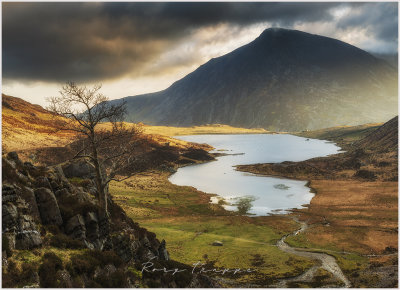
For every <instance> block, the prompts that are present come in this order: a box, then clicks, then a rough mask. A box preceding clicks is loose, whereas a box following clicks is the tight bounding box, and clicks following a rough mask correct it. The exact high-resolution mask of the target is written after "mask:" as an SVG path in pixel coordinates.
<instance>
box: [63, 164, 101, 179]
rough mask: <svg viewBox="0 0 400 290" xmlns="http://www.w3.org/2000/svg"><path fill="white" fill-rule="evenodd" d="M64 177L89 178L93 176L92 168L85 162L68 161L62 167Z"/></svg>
mask: <svg viewBox="0 0 400 290" xmlns="http://www.w3.org/2000/svg"><path fill="white" fill-rule="evenodd" d="M62 170H63V172H64V175H65V177H67V178H72V177H79V178H91V177H93V176H94V175H95V169H94V166H93V165H91V164H89V163H88V162H87V161H85V160H74V161H70V162H68V163H66V164H64V165H63V166H62Z"/></svg>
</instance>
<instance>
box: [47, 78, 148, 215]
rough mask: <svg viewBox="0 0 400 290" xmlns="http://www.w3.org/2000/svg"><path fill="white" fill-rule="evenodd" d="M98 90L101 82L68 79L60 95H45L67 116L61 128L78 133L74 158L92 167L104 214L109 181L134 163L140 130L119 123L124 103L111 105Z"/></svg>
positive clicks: (55, 109)
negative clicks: (89, 84)
mask: <svg viewBox="0 0 400 290" xmlns="http://www.w3.org/2000/svg"><path fill="white" fill-rule="evenodd" d="M100 89H101V85H96V86H94V87H92V88H87V87H86V86H77V85H76V84H75V83H73V82H69V83H67V84H66V85H64V86H63V87H62V89H61V90H60V96H58V97H51V98H48V102H49V103H50V105H49V107H48V108H47V109H48V110H49V111H51V112H53V113H55V114H57V115H61V116H63V117H65V118H66V119H65V121H64V122H61V123H59V126H58V127H59V129H60V130H67V131H73V132H76V133H77V136H78V138H79V141H78V142H77V144H78V149H77V152H76V154H75V156H74V159H76V158H85V159H86V160H87V162H89V163H90V164H92V166H93V167H94V170H95V184H96V188H97V192H98V196H99V204H100V208H101V213H100V214H101V215H102V216H103V217H107V216H108V207H107V198H108V184H109V182H110V181H112V180H117V181H121V180H123V179H126V178H128V177H129V176H130V175H129V173H127V172H126V170H128V169H129V168H131V167H132V164H133V163H134V162H135V157H134V154H133V150H134V149H135V146H136V144H137V142H138V138H137V136H138V135H139V134H140V133H141V129H140V127H139V126H137V125H134V124H130V126H127V125H126V124H125V123H124V122H122V120H123V117H124V115H125V113H126V111H125V110H126V103H125V102H120V103H117V104H110V103H109V102H108V98H107V97H106V96H104V95H103V94H101V93H100V92H99V91H100ZM123 175H125V177H123V178H121V176H123ZM118 177H120V178H118Z"/></svg>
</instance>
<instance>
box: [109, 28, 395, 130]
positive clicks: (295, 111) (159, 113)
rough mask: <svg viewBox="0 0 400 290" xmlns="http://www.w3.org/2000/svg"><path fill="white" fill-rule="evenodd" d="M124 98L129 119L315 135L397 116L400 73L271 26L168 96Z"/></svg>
mask: <svg viewBox="0 0 400 290" xmlns="http://www.w3.org/2000/svg"><path fill="white" fill-rule="evenodd" d="M124 99H125V100H126V101H127V103H128V112H129V114H128V117H127V119H128V120H130V121H134V122H139V121H141V122H144V123H146V124H150V125H172V126H192V125H202V124H215V123H219V124H228V125H231V126H237V127H247V128H255V127H262V128H265V129H268V130H278V131H301V130H305V129H311V130H315V129H319V128H327V127H332V126H338V125H357V124H363V123H376V122H382V121H384V120H387V119H390V118H392V117H394V116H395V115H396V114H397V71H396V70H395V69H394V68H393V67H392V66H390V65H389V64H388V63H387V62H385V61H383V60H381V59H378V58H376V57H374V56H372V55H371V54H369V53H367V52H365V51H363V50H361V49H359V48H357V47H354V46H352V45H349V44H347V43H344V42H342V41H339V40H336V39H332V38H328V37H323V36H318V35H313V34H309V33H305V32H301V31H295V30H286V29H279V28H271V29H267V30H265V31H264V32H263V33H262V34H261V35H260V36H259V37H258V38H257V39H255V40H254V41H252V42H251V43H249V44H247V45H244V46H242V47H240V48H238V49H236V50H234V51H233V52H231V53H228V54H226V55H224V56H221V57H218V58H214V59H211V60H210V61H209V62H207V63H206V64H204V65H202V66H200V67H199V68H198V69H197V70H195V71H194V72H192V73H190V74H188V75H187V76H186V77H184V78H182V79H181V80H179V81H177V82H175V83H174V84H173V85H171V86H170V87H169V88H167V89H166V90H163V91H160V92H157V93H151V94H146V95H140V96H133V97H127V98H124ZM119 101H120V100H114V102H119Z"/></svg>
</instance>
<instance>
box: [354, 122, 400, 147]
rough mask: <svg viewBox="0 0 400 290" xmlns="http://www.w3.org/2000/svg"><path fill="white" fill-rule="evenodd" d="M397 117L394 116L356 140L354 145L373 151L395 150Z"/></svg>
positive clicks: (396, 144)
mask: <svg viewBox="0 0 400 290" xmlns="http://www.w3.org/2000/svg"><path fill="white" fill-rule="evenodd" d="M398 128H399V118H398V116H396V117H394V118H393V119H391V120H390V121H388V122H386V123H385V124H383V125H382V126H381V127H379V128H378V129H376V130H375V131H373V132H371V133H370V134H369V135H367V136H366V137H365V138H363V139H361V140H360V141H358V142H356V144H355V145H356V147H358V148H364V149H370V150H374V151H385V152H393V151H395V152H397V148H398Z"/></svg>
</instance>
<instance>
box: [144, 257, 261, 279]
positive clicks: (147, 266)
mask: <svg viewBox="0 0 400 290" xmlns="http://www.w3.org/2000/svg"><path fill="white" fill-rule="evenodd" d="M155 258H156V257H153V258H151V259H149V260H148V261H147V262H145V263H142V264H143V268H142V273H143V272H147V273H154V272H164V273H171V274H172V275H175V274H177V273H181V272H185V271H188V269H179V268H173V269H167V268H165V267H163V268H156V267H154V263H153V262H151V260H153V259H155ZM204 266H206V264H205V263H202V262H200V261H198V262H196V263H193V267H192V271H191V273H192V274H195V273H199V274H201V273H220V274H222V275H224V274H226V273H232V274H241V273H252V272H255V270H252V269H241V268H236V269H229V268H221V269H216V268H212V269H207V268H205V267H204Z"/></svg>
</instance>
